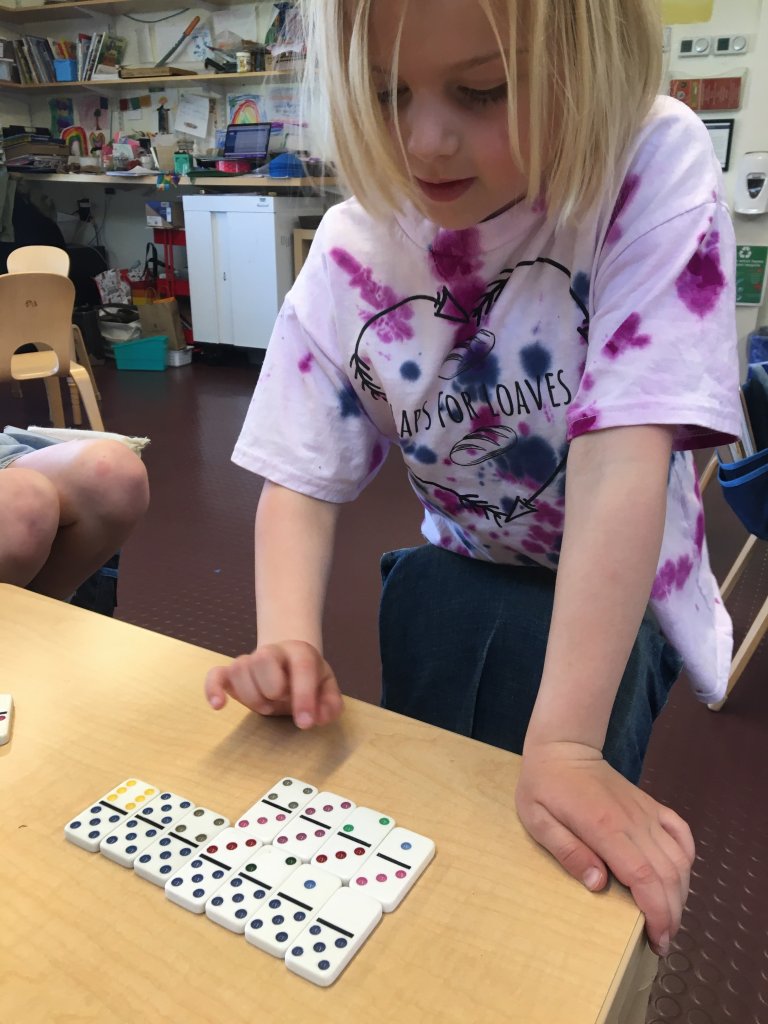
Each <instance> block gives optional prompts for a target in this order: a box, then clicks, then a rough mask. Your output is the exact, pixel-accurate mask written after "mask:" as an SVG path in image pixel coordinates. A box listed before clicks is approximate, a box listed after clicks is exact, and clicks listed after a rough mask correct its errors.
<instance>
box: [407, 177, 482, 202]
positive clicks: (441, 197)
mask: <svg viewBox="0 0 768 1024" xmlns="http://www.w3.org/2000/svg"><path fill="white" fill-rule="evenodd" d="M416 182H417V184H418V186H419V188H420V189H421V191H422V192H423V193H424V195H425V196H426V197H427V199H431V200H433V201H434V202H436V203H450V202H451V201H452V200H453V199H458V198H459V197H460V196H463V195H464V193H465V192H467V191H468V190H469V189H470V188H471V187H472V185H473V184H474V182H475V179H474V178H458V179H457V180H456V181H439V182H434V181H423V180H422V179H421V178H417V179H416Z"/></svg>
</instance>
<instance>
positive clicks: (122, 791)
mask: <svg viewBox="0 0 768 1024" xmlns="http://www.w3.org/2000/svg"><path fill="white" fill-rule="evenodd" d="M117 792H118V793H127V792H128V790H127V788H126V787H125V786H118V787H117Z"/></svg>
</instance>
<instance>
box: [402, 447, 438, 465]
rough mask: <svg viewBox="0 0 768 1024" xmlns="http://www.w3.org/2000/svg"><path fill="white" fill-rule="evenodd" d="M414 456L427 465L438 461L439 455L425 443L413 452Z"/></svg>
mask: <svg viewBox="0 0 768 1024" xmlns="http://www.w3.org/2000/svg"><path fill="white" fill-rule="evenodd" d="M403 450H405V449H403ZM413 457H414V458H415V459H417V460H418V461H419V462H423V463H425V465H432V463H434V462H437V455H436V454H435V453H434V452H433V451H432V449H431V448H427V446H426V445H425V444H420V445H419V447H418V448H417V449H416V451H415V452H414V453H413Z"/></svg>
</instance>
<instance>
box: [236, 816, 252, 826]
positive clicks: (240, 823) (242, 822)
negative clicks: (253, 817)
mask: <svg viewBox="0 0 768 1024" xmlns="http://www.w3.org/2000/svg"><path fill="white" fill-rule="evenodd" d="M237 824H238V826H239V827H240V828H248V825H249V822H248V819H247V818H243V820H242V821H238V823H237Z"/></svg>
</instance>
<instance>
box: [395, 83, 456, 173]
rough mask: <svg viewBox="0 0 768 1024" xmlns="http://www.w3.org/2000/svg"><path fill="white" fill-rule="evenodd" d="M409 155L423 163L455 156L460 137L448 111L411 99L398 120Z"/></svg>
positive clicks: (431, 103)
mask: <svg viewBox="0 0 768 1024" xmlns="http://www.w3.org/2000/svg"><path fill="white" fill-rule="evenodd" d="M401 124H402V130H403V141H404V143H405V150H406V153H407V154H408V156H410V157H413V158H414V159H415V160H418V161H419V162H420V163H423V164H430V163H431V162H433V161H435V160H439V159H443V160H444V159H447V158H449V157H452V156H455V155H456V153H457V152H458V150H459V144H460V137H459V133H458V130H457V126H456V125H455V124H454V123H453V122H452V119H451V117H450V115H449V112H448V111H446V110H445V109H443V108H442V107H441V105H440V104H438V103H434V102H431V101H429V100H420V99H418V98H417V97H415V96H414V97H413V98H412V99H411V102H410V103H409V104H408V107H407V109H406V110H405V111H404V113H403V115H402V117H401Z"/></svg>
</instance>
